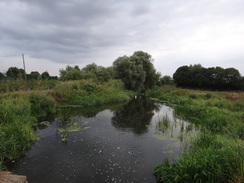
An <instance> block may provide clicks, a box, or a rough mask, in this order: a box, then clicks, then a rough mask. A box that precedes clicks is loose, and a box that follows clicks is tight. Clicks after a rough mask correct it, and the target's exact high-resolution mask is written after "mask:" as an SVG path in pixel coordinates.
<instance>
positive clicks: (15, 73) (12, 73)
mask: <svg viewBox="0 0 244 183" xmlns="http://www.w3.org/2000/svg"><path fill="white" fill-rule="evenodd" d="M6 75H7V77H9V78H11V79H14V80H16V79H24V78H25V71H24V69H18V68H17V67H10V68H9V69H8V70H7V72H6Z"/></svg>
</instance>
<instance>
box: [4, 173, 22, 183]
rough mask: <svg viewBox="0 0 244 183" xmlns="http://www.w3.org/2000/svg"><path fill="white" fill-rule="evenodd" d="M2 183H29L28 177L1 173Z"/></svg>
mask: <svg viewBox="0 0 244 183" xmlns="http://www.w3.org/2000/svg"><path fill="white" fill-rule="evenodd" d="M0 183H27V179H26V176H23V175H14V174H12V173H11V172H0Z"/></svg>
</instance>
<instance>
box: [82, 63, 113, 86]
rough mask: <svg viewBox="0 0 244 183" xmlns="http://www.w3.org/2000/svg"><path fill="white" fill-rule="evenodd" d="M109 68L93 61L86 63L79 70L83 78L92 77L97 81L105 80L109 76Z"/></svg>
mask: <svg viewBox="0 0 244 183" xmlns="http://www.w3.org/2000/svg"><path fill="white" fill-rule="evenodd" d="M109 71H110V70H109V69H107V68H105V67H103V66H98V65H96V64H95V63H92V64H88V65H87V66H86V67H84V68H82V70H81V72H82V75H83V77H84V78H85V79H93V80H95V81H99V82H106V81H108V80H109V79H110V78H112V77H111V75H110V73H109Z"/></svg>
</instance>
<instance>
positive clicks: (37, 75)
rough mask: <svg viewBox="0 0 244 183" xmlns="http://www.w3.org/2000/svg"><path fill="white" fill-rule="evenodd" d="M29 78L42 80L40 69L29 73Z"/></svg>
mask: <svg viewBox="0 0 244 183" xmlns="http://www.w3.org/2000/svg"><path fill="white" fill-rule="evenodd" d="M27 78H28V80H40V79H41V75H40V73H39V72H38V71H32V72H31V73H30V74H27Z"/></svg>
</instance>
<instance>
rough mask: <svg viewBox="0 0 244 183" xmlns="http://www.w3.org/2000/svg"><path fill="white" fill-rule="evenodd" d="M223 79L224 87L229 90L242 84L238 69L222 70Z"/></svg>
mask: <svg viewBox="0 0 244 183" xmlns="http://www.w3.org/2000/svg"><path fill="white" fill-rule="evenodd" d="M223 80H224V82H225V86H226V88H228V89H230V90H236V89H237V90H238V89H240V87H241V84H242V77H241V75H240V73H239V71H238V70H237V69H235V68H227V69H225V70H224V77H223Z"/></svg>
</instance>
